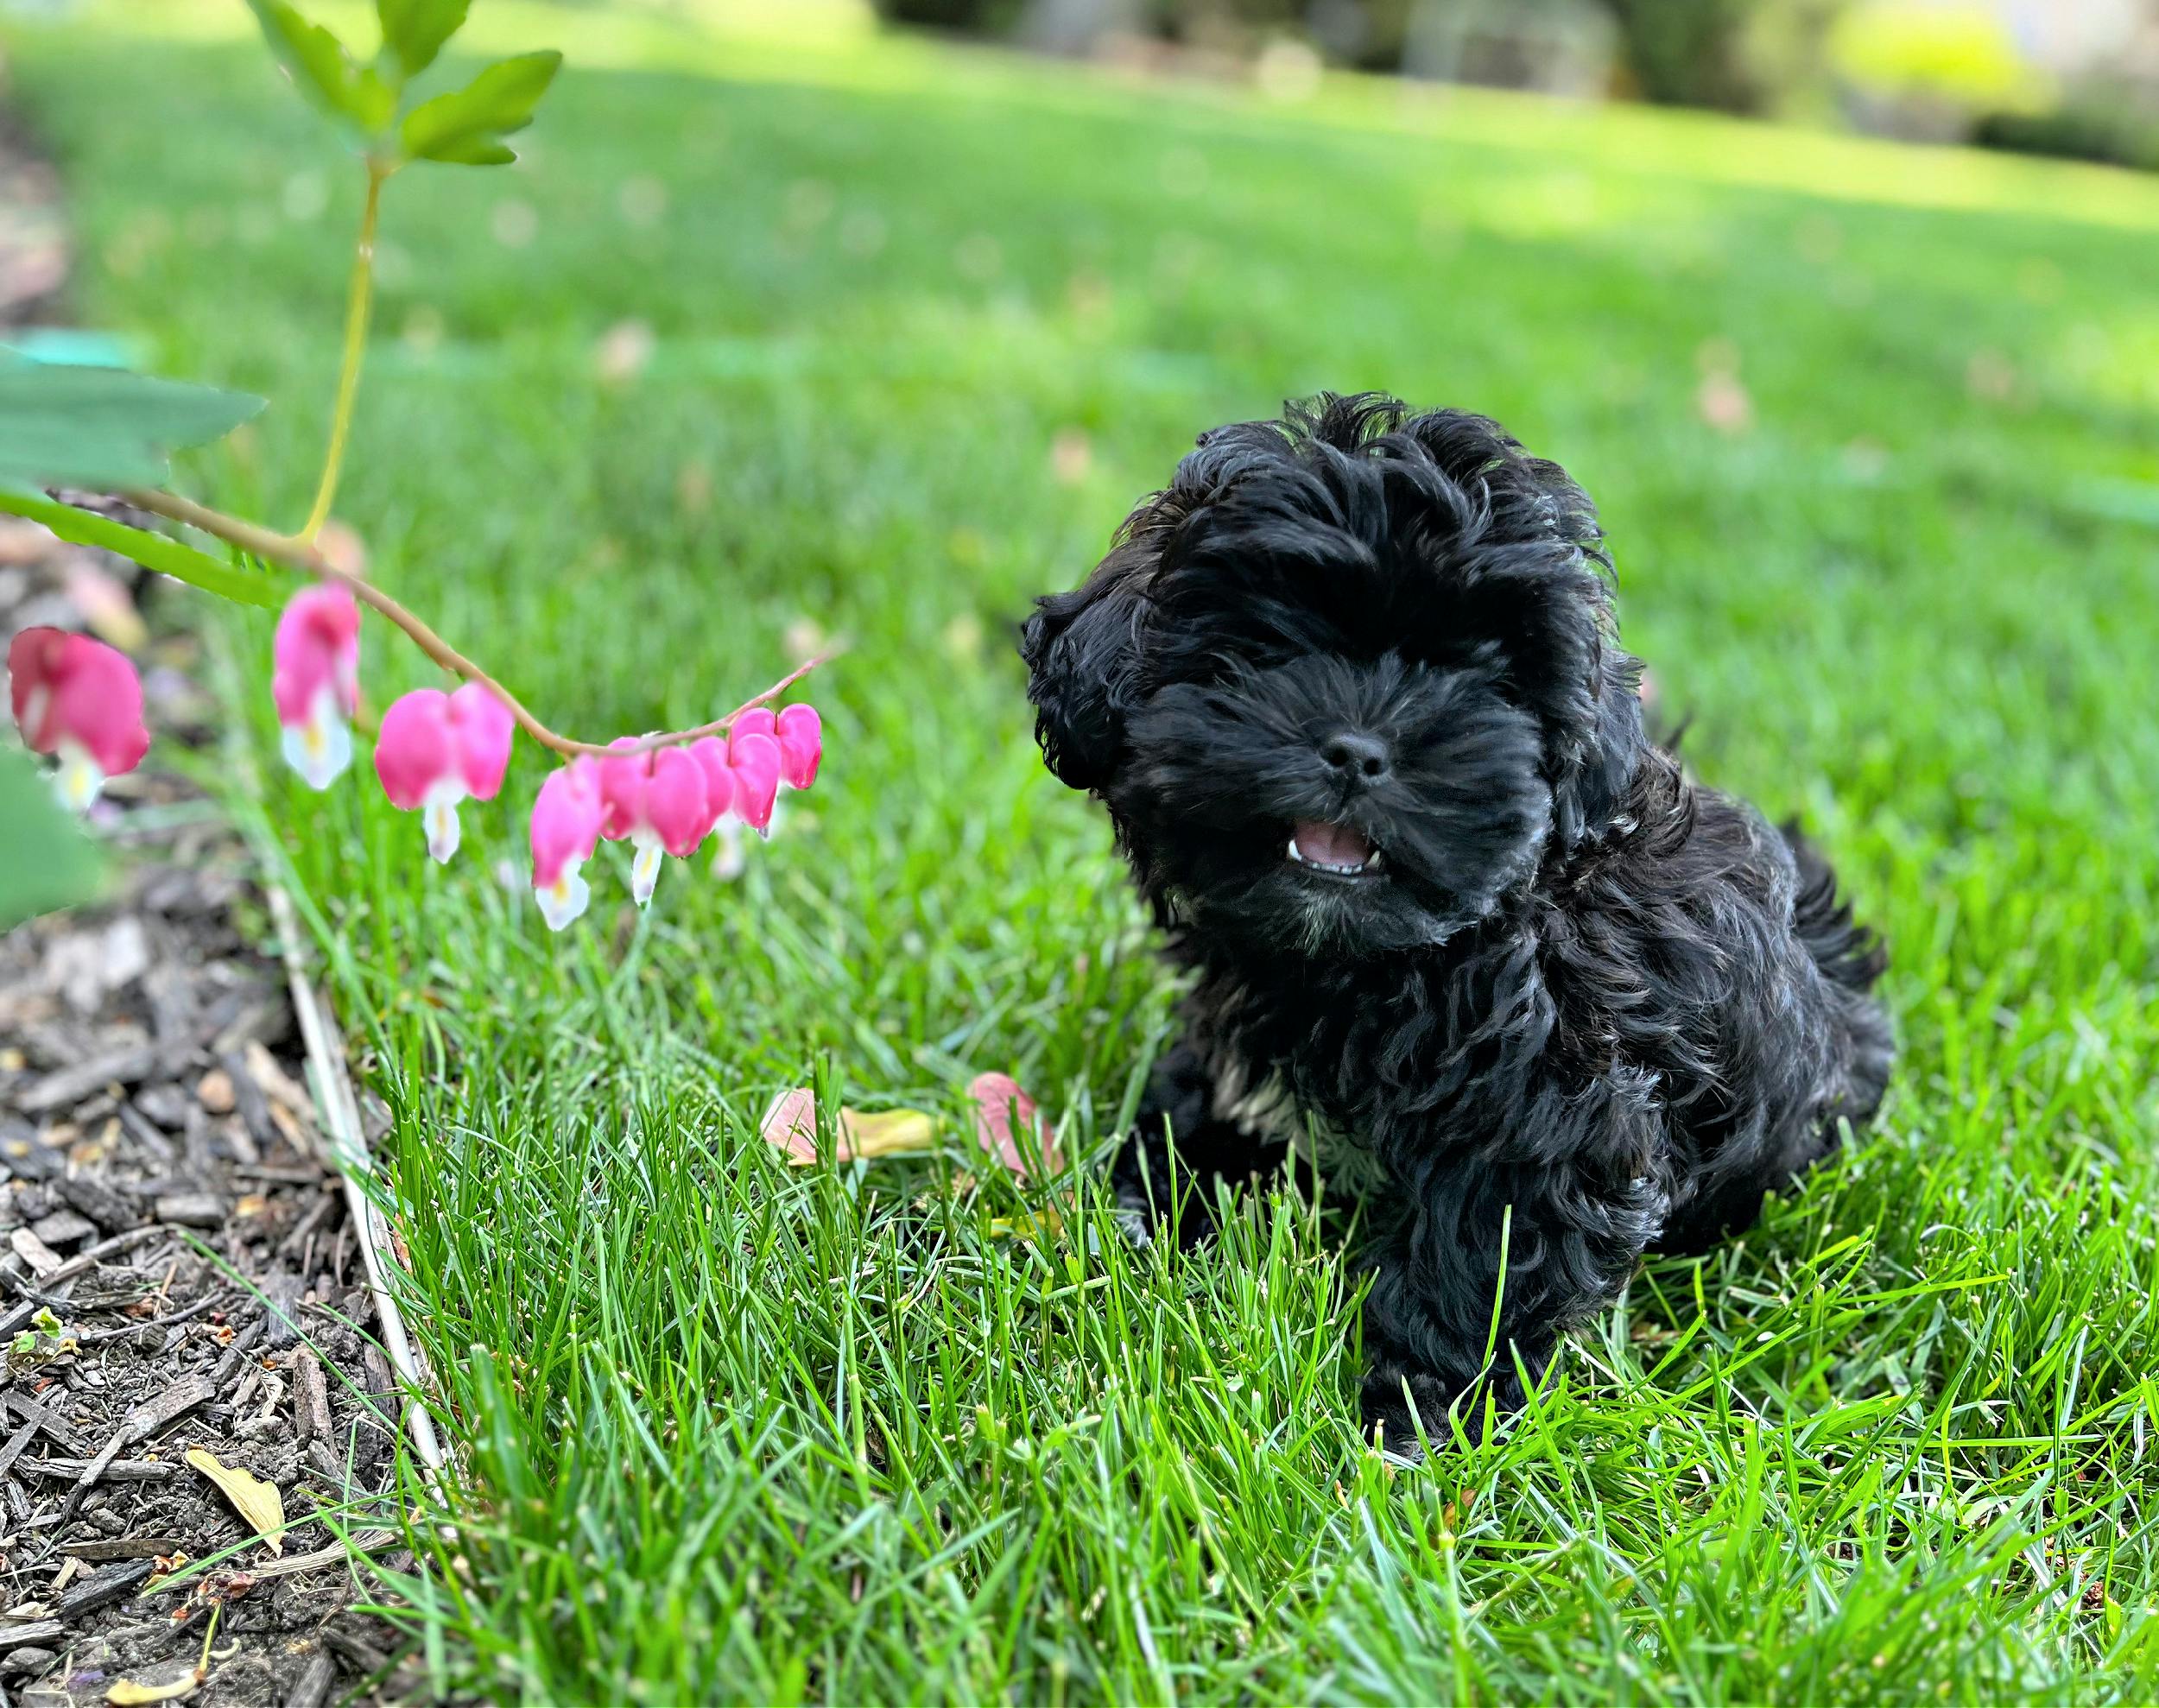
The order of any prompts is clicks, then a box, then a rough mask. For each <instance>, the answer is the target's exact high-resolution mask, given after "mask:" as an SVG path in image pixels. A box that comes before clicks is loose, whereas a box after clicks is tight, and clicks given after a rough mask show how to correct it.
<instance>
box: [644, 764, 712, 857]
mask: <svg viewBox="0 0 2159 1708" xmlns="http://www.w3.org/2000/svg"><path fill="white" fill-rule="evenodd" d="M648 758H649V762H650V763H651V766H652V773H651V775H650V777H649V780H648V781H647V782H646V784H645V799H644V815H645V822H646V823H647V824H649V826H651V827H652V830H653V832H654V834H655V835H656V836H657V837H658V838H660V845H661V846H662V848H664V849H666V850H667V851H668V853H670V854H673V855H675V856H676V857H681V856H683V855H687V854H693V853H694V852H696V851H697V845H698V844H699V843H700V842H702V841H704V839H705V833H706V832H707V831H709V830H710V829H712V815H711V813H708V812H706V795H705V768H704V767H703V766H701V765H700V764H699V763H698V762H697V761H696V760H695V759H693V758H692V757H691V756H690V755H689V754H687V752H685V751H684V750H682V749H681V748H679V747H663V748H662V749H661V750H659V751H658V752H657V753H654V754H651V755H649V756H648Z"/></svg>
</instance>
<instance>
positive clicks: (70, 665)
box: [8, 629, 150, 813]
mask: <svg viewBox="0 0 2159 1708" xmlns="http://www.w3.org/2000/svg"><path fill="white" fill-rule="evenodd" d="M8 698H9V701H10V702H11V703H12V705H13V706H14V710H15V724H16V728H17V729H18V730H20V731H22V740H23V743H24V745H26V746H27V747H28V749H29V750H30V751H31V752H33V753H50V754H54V755H55V756H58V758H59V760H60V769H59V771H58V772H57V773H56V774H55V775H54V786H55V788H57V789H58V790H59V793H60V804H61V805H62V806H64V807H67V808H68V809H69V810H71V811H73V812H77V813H80V812H83V811H85V809H87V808H88V807H89V806H90V803H91V802H92V801H93V800H96V799H97V798H98V790H99V789H101V788H104V782H105V779H106V778H107V777H117V776H118V775H120V774H121V773H122V772H123V771H132V770H133V769H135V768H136V766H137V765H139V764H140V763H142V756H143V754H144V753H145V752H147V751H148V750H149V745H150V732H149V731H148V730H146V729H145V728H143V726H142V679H141V678H140V677H139V676H137V675H136V674H135V667H134V666H133V665H132V664H130V663H129V662H128V661H127V657H126V655H124V654H122V653H119V652H116V651H115V650H114V649H113V648H111V647H109V646H107V645H105V643H104V642H103V641H93V640H92V639H91V638H90V637H89V636H87V635H70V634H68V633H67V632H66V631H65V630H64V629H24V630H22V633H21V634H19V635H17V636H16V637H15V639H14V640H12V641H10V642H9V643H8Z"/></svg>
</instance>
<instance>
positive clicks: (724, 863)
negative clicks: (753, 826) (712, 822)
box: [712, 819, 750, 883]
mask: <svg viewBox="0 0 2159 1708" xmlns="http://www.w3.org/2000/svg"><path fill="white" fill-rule="evenodd" d="M715 839H716V840H717V841H718V843H719V846H718V847H717V848H715V849H714V850H713V851H712V876H714V877H716V878H718V879H719V881H720V882H722V883H732V882H734V881H735V880H736V879H737V878H738V877H740V876H742V874H743V871H744V868H746V867H747V866H748V865H749V863H750V862H749V859H748V858H747V857H745V856H744V853H743V851H742V831H741V829H740V828H739V827H738V826H737V825H736V824H735V823H734V821H733V820H732V819H723V820H722V821H721V823H720V826H719V830H718V832H717V833H716V838H715Z"/></svg>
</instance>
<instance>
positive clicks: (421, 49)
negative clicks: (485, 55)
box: [375, 0, 472, 77]
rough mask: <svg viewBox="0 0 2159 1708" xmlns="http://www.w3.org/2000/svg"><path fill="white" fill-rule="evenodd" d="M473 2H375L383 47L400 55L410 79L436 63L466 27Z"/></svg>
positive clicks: (394, 0) (414, 0)
mask: <svg viewBox="0 0 2159 1708" xmlns="http://www.w3.org/2000/svg"><path fill="white" fill-rule="evenodd" d="M471 3H472V0H375V16H377V17H378V18H380V19H381V20H382V23H383V46H384V47H387V48H389V51H390V52H391V53H393V54H396V56H397V62H398V63H399V64H400V65H402V66H403V67H404V68H405V75H406V76H407V77H417V76H419V75H420V73H421V72H423V71H425V70H427V67H428V66H431V65H433V64H434V56H435V55H436V54H440V52H441V51H442V44H443V43H444V42H446V41H448V40H449V39H450V38H451V37H452V36H453V35H456V34H457V33H458V31H459V30H460V29H462V28H465V10H466V9H467V8H468V7H469V6H470V5H471Z"/></svg>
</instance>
